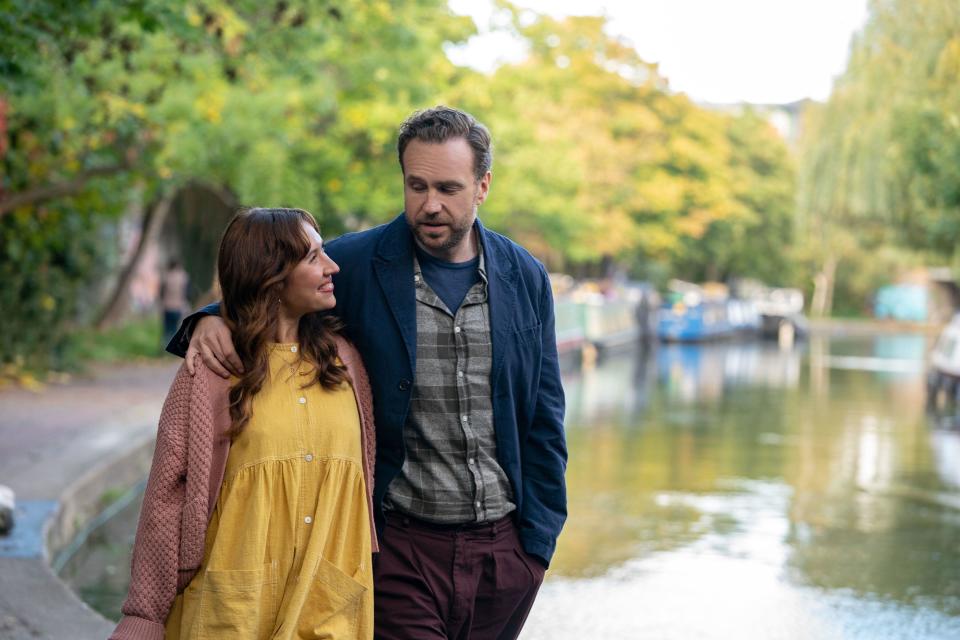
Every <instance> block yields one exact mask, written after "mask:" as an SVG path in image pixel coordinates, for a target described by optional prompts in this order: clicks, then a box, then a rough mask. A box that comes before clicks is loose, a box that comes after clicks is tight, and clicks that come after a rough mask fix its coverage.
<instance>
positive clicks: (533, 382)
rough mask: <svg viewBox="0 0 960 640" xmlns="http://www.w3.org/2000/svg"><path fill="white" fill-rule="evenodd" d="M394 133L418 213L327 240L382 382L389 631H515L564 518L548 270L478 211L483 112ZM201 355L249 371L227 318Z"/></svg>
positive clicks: (363, 348) (444, 111) (486, 185)
mask: <svg viewBox="0 0 960 640" xmlns="http://www.w3.org/2000/svg"><path fill="white" fill-rule="evenodd" d="M397 146H398V153H399V158H400V167H401V169H402V173H403V193H404V213H403V214H402V215H400V216H398V217H397V218H396V219H394V220H393V221H392V222H390V223H388V224H385V225H382V226H379V227H375V228H373V229H370V230H368V231H363V232H360V233H352V234H347V235H345V236H342V237H340V238H338V239H336V240H334V241H332V242H330V243H329V244H328V245H327V249H326V250H327V253H328V255H329V256H330V257H331V258H333V260H334V261H336V262H337V263H338V264H339V265H340V267H341V271H340V273H339V274H338V275H336V276H334V286H335V290H336V295H337V306H336V309H335V311H334V313H336V314H337V315H338V316H339V317H340V318H341V319H342V320H343V321H344V322H345V323H346V333H347V335H348V337H349V338H350V339H351V340H353V342H354V343H355V344H356V346H357V347H358V348H359V350H360V353H361V354H362V355H363V358H364V361H365V362H366V365H367V369H368V371H369V374H370V379H371V384H372V388H373V394H374V405H375V406H374V416H375V422H376V428H377V462H376V468H375V487H374V511H375V518H376V521H377V522H376V524H377V529H378V531H379V532H380V534H381V535H380V547H381V551H380V553H379V555H378V556H377V558H376V560H375V567H374V584H375V625H376V637H377V638H383V639H385V640H386V639H393V638H397V639H401V638H402V639H410V638H415V639H417V640H432V639H441V638H473V639H478V638H480V639H483V638H491V639H492V638H515V637H516V636H517V635H518V634H519V632H520V629H521V627H522V626H523V623H524V621H525V620H526V617H527V614H528V612H529V610H530V607H531V606H532V604H533V600H534V597H535V596H536V592H537V590H538V588H539V586H540V583H541V582H542V580H543V574H544V571H545V570H546V568H547V566H548V564H549V562H550V559H551V557H552V555H553V552H554V547H555V544H556V539H557V536H558V535H559V533H560V529H561V527H562V526H563V523H564V520H565V519H566V490H565V483H564V470H565V467H566V456H567V453H566V443H565V438H564V432H563V411H564V398H563V390H562V388H561V385H560V373H559V368H558V365H557V350H556V341H555V335H554V314H553V297H552V293H551V288H550V281H549V279H548V278H547V273H546V271H545V270H544V268H543V266H542V265H541V264H540V263H539V262H537V261H536V260H535V259H534V258H533V257H531V256H530V254H528V253H527V252H526V251H525V250H524V249H522V248H521V247H520V246H518V245H517V244H515V243H513V242H512V241H510V240H509V239H507V238H505V237H503V236H501V235H498V234H496V233H493V232H491V231H489V230H487V229H486V228H484V226H483V225H482V224H481V223H480V221H479V220H478V219H477V208H478V207H479V206H480V205H481V204H482V203H483V202H484V200H485V199H486V197H487V194H488V192H489V189H490V182H491V177H492V176H491V172H490V169H491V165H492V150H491V140H490V135H489V133H488V132H487V130H486V128H485V127H484V126H483V125H482V124H480V123H479V122H477V121H476V120H475V119H474V118H473V117H472V116H470V115H469V114H467V113H464V112H461V111H457V110H455V109H450V108H447V107H442V106H441V107H436V108H433V109H428V110H425V111H421V112H418V113H415V114H413V115H412V116H411V117H410V118H409V119H408V120H407V121H406V122H404V123H403V125H402V126H401V129H400V136H399V139H398V145H397ZM190 320H191V319H188V321H187V322H186V323H185V328H187V329H188V328H189V326H190V324H191V322H190ZM183 334H184V329H181V335H178V336H177V337H175V338H174V340H173V341H172V343H171V346H172V347H173V345H177V346H180V347H181V349H182V344H183V342H182V340H183V337H184V335H183ZM197 351H199V352H200V354H201V355H202V357H203V359H204V362H206V363H207V365H208V366H210V367H211V368H212V369H214V370H215V371H217V372H219V373H220V374H221V375H224V376H225V375H227V374H228V370H234V371H235V370H237V369H238V368H239V366H240V363H239V360H238V359H237V357H236V354H235V353H234V352H233V349H232V345H231V342H230V336H229V333H228V332H227V330H226V328H225V325H224V324H223V323H222V322H221V321H220V320H219V319H215V318H204V319H203V320H201V321H200V323H199V324H198V326H197V330H196V332H195V335H194V337H193V340H192V341H191V343H190V348H189V350H188V352H187V355H188V360H187V362H188V363H192V358H191V357H190V356H191V355H192V353H194V352H197Z"/></svg>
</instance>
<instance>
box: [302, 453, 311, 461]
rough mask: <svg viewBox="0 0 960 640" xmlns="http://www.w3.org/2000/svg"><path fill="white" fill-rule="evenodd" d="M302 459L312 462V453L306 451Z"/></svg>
mask: <svg viewBox="0 0 960 640" xmlns="http://www.w3.org/2000/svg"><path fill="white" fill-rule="evenodd" d="M303 459H304V460H306V461H307V462H313V454H310V453H308V454H307V455H305V456H303Z"/></svg>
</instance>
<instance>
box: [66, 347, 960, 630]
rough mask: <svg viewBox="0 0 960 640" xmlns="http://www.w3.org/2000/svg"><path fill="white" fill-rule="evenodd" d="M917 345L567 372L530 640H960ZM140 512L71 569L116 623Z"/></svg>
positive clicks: (944, 434) (953, 546) (941, 433)
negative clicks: (547, 556)
mask: <svg viewBox="0 0 960 640" xmlns="http://www.w3.org/2000/svg"><path fill="white" fill-rule="evenodd" d="M927 348H928V338H926V337H924V336H920V335H883V336H872V337H851V338H837V337H834V338H827V337H823V336H814V337H813V338H812V339H811V340H810V342H809V343H807V344H803V345H801V346H799V347H797V348H795V349H790V350H781V349H779V348H778V347H777V346H776V345H771V344H767V343H726V344H715V345H706V346H689V345H661V346H659V347H654V348H652V349H649V350H642V349H638V350H636V351H634V352H632V353H624V354H620V355H618V356H616V357H612V358H609V359H606V360H605V361H603V362H601V363H600V364H599V365H598V366H597V367H595V368H593V369H590V370H585V371H581V372H578V373H576V374H572V375H568V376H566V378H565V387H566V389H567V398H568V418H567V437H568V443H569V449H570V463H569V467H568V476H567V478H568V485H569V520H568V524H567V526H566V528H565V529H564V533H563V535H562V536H561V539H560V543H559V545H558V550H557V554H556V557H555V560H554V563H553V566H552V569H551V571H550V574H549V576H548V580H547V582H546V583H545V584H544V586H543V588H542V589H541V593H540V597H539V599H538V601H537V604H536V605H535V607H534V610H533V611H532V613H531V615H530V618H529V620H528V623H527V628H526V629H525V631H524V634H523V636H522V638H523V639H524V640H540V639H547V638H549V639H551V640H554V639H558V638H624V639H647V638H649V639H651V640H654V639H656V640H673V639H677V640H680V639H684V640H686V639H689V638H699V639H705V640H714V639H716V640H721V639H723V640H727V639H729V638H738V639H742V640H751V639H757V640H760V639H763V640H776V639H781V638H782V639H784V640H788V639H789V640H800V639H807V638H810V639H816V640H832V639H844V640H848V639H855V640H861V639H862V640H885V639H888V638H889V639H891V640H892V639H894V638H896V639H901V638H909V639H911V640H925V639H938V640H940V639H944V640H945V639H948V638H960V430H958V429H957V428H956V426H954V425H952V424H951V421H950V420H947V419H945V418H942V417H941V418H939V419H935V418H931V417H929V416H928V415H927V414H926V413H925V410H924V382H923V381H924V375H923V358H924V354H925V352H926V350H927ZM136 504H137V501H136V500H135V501H134V502H133V503H132V504H131V506H130V507H129V508H127V509H125V510H122V511H121V512H120V513H119V515H117V516H116V517H115V518H113V519H111V520H110V521H109V522H107V524H106V525H104V526H103V527H101V528H100V529H98V530H97V531H94V532H93V534H92V535H91V536H90V539H89V541H88V543H87V544H86V545H84V547H83V548H82V549H81V550H80V552H79V553H77V554H76V555H75V556H74V557H73V558H72V559H71V561H70V562H69V563H68V564H67V566H66V567H65V568H64V570H63V572H62V574H63V576H64V577H65V578H66V579H67V580H68V581H69V582H70V583H71V584H72V585H73V586H74V588H75V589H77V590H78V591H79V592H80V593H81V595H82V596H83V597H84V598H85V599H86V600H87V601H88V602H90V603H91V604H92V605H93V606H95V607H96V608H98V609H99V610H100V611H102V612H103V613H105V614H106V615H108V616H116V615H117V613H118V609H119V605H120V601H121V600H122V596H123V593H124V591H125V588H126V585H125V582H126V578H127V573H128V571H129V569H128V566H129V556H128V555H127V552H128V550H129V547H130V544H131V543H132V538H133V532H134V528H135V524H136Z"/></svg>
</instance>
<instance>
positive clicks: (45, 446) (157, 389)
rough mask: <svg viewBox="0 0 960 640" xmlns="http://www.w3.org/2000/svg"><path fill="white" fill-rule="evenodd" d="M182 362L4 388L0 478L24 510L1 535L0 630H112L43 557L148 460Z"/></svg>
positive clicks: (70, 633)
mask: <svg viewBox="0 0 960 640" xmlns="http://www.w3.org/2000/svg"><path fill="white" fill-rule="evenodd" d="M179 362H180V361H179V360H176V359H174V358H173V357H170V358H169V359H163V360H161V361H157V362H152V363H145V364H128V365H120V366H114V367H98V368H96V369H94V370H93V371H92V372H91V374H90V375H88V376H84V377H82V378H76V379H74V380H73V381H71V382H69V383H66V384H54V385H49V386H47V387H45V388H44V389H43V390H41V391H39V392H31V391H26V390H23V389H6V390H2V391H0V484H5V485H7V486H9V487H11V488H12V489H13V490H14V491H15V492H16V497H17V504H18V511H19V512H20V513H19V514H18V522H19V523H20V524H19V525H18V526H16V527H15V529H14V535H13V536H12V537H10V538H0V638H3V639H4V640H6V639H9V640H28V639H29V640H37V639H40V638H50V639H51V640H52V639H54V638H55V639H57V640H60V639H62V638H72V639H76V640H87V639H88V638H89V639H91V640H94V639H97V640H103V638H106V636H107V634H109V632H110V630H111V629H112V624H111V623H109V622H108V621H106V620H104V619H103V618H102V617H101V616H99V615H98V614H96V613H95V612H93V611H91V610H90V609H88V608H87V607H86V606H85V605H84V604H83V603H82V602H80V600H79V599H78V598H77V597H76V596H75V595H74V594H73V593H72V592H71V591H70V590H69V589H67V588H66V587H65V586H64V585H63V583H61V582H60V581H59V580H58V579H57V578H56V577H55V576H54V575H53V573H52V571H51V570H50V568H49V562H50V559H49V558H47V557H45V556H46V553H47V552H53V553H55V552H56V551H57V550H58V549H59V548H60V547H62V546H63V545H64V544H66V542H68V541H69V539H70V538H71V537H72V536H73V534H74V533H75V532H76V531H77V527H78V526H82V524H83V523H85V522H86V521H87V520H89V519H90V517H92V516H93V515H94V514H95V513H96V512H97V511H98V510H99V509H100V508H101V507H102V506H103V505H102V501H101V498H102V497H103V494H104V493H105V492H107V491H111V490H115V489H117V488H122V487H125V486H129V485H130V484H132V483H133V482H135V481H136V480H137V479H139V478H140V477H142V476H143V475H144V473H145V471H146V469H148V468H149V463H150V456H151V455H152V449H153V437H154V435H155V433H156V425H157V419H158V417H159V415H160V408H161V406H162V403H163V398H164V397H165V396H166V392H167V389H168V388H169V386H170V382H171V381H172V380H173V376H174V374H175V372H176V368H177V367H178V366H179ZM44 520H45V524H46V527H47V531H46V532H44V531H43V530H42V525H43V524H44Z"/></svg>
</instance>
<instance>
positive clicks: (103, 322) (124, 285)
mask: <svg viewBox="0 0 960 640" xmlns="http://www.w3.org/2000/svg"><path fill="white" fill-rule="evenodd" d="M174 195H175V194H174V193H168V194H165V195H163V196H162V197H161V198H160V199H159V200H157V201H156V202H154V203H153V204H152V205H151V206H150V208H149V209H147V211H146V213H145V214H144V216H143V222H142V224H141V228H140V239H139V241H138V242H137V246H136V248H135V249H134V250H133V254H132V255H131V256H130V259H129V260H128V261H127V264H126V265H124V267H123V270H122V271H121V272H120V277H119V278H118V279H117V283H116V285H114V288H113V292H112V293H111V294H110V297H109V298H108V299H107V302H106V303H105V304H104V305H103V308H102V309H101V311H100V313H99V314H98V315H97V321H96V323H95V326H96V327H97V329H103V328H105V327H108V326H110V325H111V324H113V323H115V322H116V321H117V320H118V319H119V318H120V317H121V316H122V315H123V311H124V307H125V306H126V302H127V296H128V294H129V289H130V282H131V281H132V280H133V277H134V275H135V274H136V273H137V268H138V267H139V266H140V262H141V261H142V260H143V254H144V251H145V250H146V248H147V247H149V246H150V245H151V244H152V243H153V242H154V241H155V240H156V238H157V236H158V235H159V233H160V230H161V229H162V228H163V223H164V221H165V220H166V219H167V215H168V214H169V213H170V207H171V205H172V204H173V198H174Z"/></svg>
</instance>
